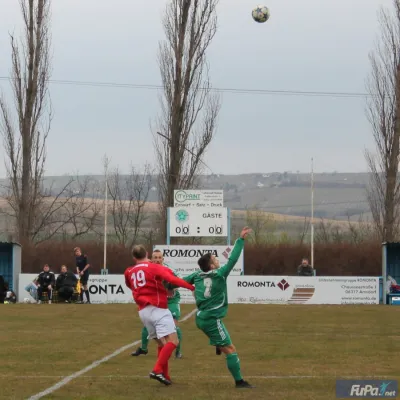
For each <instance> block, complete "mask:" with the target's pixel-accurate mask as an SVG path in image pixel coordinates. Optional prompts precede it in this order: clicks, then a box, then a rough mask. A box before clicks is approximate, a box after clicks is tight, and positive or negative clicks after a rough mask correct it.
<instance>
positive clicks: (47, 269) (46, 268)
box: [43, 264, 50, 272]
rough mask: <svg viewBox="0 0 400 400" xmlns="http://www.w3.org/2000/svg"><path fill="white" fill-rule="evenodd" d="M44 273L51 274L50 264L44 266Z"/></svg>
mask: <svg viewBox="0 0 400 400" xmlns="http://www.w3.org/2000/svg"><path fill="white" fill-rule="evenodd" d="M43 271H44V272H49V271H50V267H49V264H44V267H43Z"/></svg>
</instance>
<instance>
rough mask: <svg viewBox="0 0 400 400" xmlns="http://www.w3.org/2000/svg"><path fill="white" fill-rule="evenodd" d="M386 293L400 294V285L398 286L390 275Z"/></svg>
mask: <svg viewBox="0 0 400 400" xmlns="http://www.w3.org/2000/svg"><path fill="white" fill-rule="evenodd" d="M386 285H387V286H386V287H387V290H386V293H388V294H389V293H400V285H398V284H397V281H396V279H394V278H393V277H391V276H390V275H388V277H387V280H386Z"/></svg>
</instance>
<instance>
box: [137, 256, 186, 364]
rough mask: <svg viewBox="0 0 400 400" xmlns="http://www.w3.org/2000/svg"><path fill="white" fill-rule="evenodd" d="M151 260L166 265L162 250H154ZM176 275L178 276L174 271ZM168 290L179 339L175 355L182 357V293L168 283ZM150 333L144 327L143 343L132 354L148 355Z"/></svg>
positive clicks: (169, 304)
mask: <svg viewBox="0 0 400 400" xmlns="http://www.w3.org/2000/svg"><path fill="white" fill-rule="evenodd" d="M151 262H153V263H154V264H160V265H165V266H166V267H168V265H166V264H165V263H164V257H163V254H162V252H161V250H154V251H153V254H152V256H151ZM174 275H175V276H178V274H176V273H175V272H174ZM167 290H168V309H169V311H171V314H172V317H173V318H174V322H175V326H176V333H177V335H178V339H179V344H178V347H177V348H176V352H175V357H176V358H182V353H181V343H182V331H181V328H180V327H179V326H178V321H179V319H180V318H181V307H180V304H179V303H180V301H181V295H180V293H179V291H178V290H177V289H172V288H170V287H169V285H167ZM148 336H149V333H148V331H147V329H146V327H143V329H142V345H141V346H140V347H138V348H137V349H136V351H134V352H133V353H132V356H134V357H137V356H140V355H142V354H144V355H146V354H147V353H148V350H147V346H148V344H149V339H148Z"/></svg>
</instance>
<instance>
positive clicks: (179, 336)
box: [176, 326, 182, 353]
mask: <svg viewBox="0 0 400 400" xmlns="http://www.w3.org/2000/svg"><path fill="white" fill-rule="evenodd" d="M176 333H177V335H178V339H179V344H178V347H177V348H176V352H177V353H180V352H181V343H182V331H181V328H179V326H177V327H176Z"/></svg>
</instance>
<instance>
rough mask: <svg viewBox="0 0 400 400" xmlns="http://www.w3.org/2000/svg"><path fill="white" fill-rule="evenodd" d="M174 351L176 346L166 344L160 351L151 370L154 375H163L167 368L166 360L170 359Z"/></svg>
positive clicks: (169, 343)
mask: <svg viewBox="0 0 400 400" xmlns="http://www.w3.org/2000/svg"><path fill="white" fill-rule="evenodd" d="M175 349H176V345H175V344H174V343H171V342H168V343H167V344H166V345H165V346H164V347H163V348H162V349H161V351H160V354H159V356H158V359H157V362H156V365H155V366H154V368H153V371H154V372H155V373H156V374H161V373H162V374H164V370H165V368H168V360H169V359H170V357H171V355H172V353H173V352H174V350H175Z"/></svg>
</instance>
